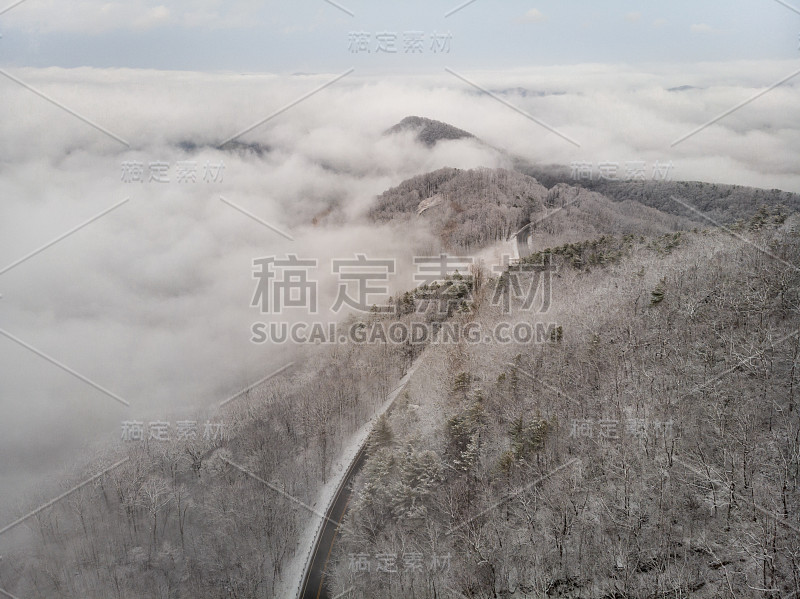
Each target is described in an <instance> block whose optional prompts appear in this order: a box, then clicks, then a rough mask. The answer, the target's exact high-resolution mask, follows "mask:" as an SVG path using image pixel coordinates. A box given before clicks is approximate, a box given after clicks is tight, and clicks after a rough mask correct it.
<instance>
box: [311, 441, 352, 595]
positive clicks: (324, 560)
mask: <svg viewBox="0 0 800 599" xmlns="http://www.w3.org/2000/svg"><path fill="white" fill-rule="evenodd" d="M366 458H367V452H366V448H365V447H362V448H361V450H360V451H359V452H358V455H357V456H356V459H355V460H354V461H353V463H352V465H351V466H350V469H349V470H348V471H347V474H346V475H345V478H344V483H343V484H342V486H341V487H339V492H338V493H337V495H336V497H335V498H334V500H333V505H332V506H331V509H330V511H329V512H328V514H327V516H328V520H326V521H325V522H324V524H323V528H322V534H321V535H320V536H319V538H318V539H317V544H316V545H315V546H314V553H313V556H312V558H311V567H310V568H309V569H308V571H307V572H306V577H305V580H304V581H303V586H302V591H301V593H300V597H302V598H303V599H331V596H330V594H329V593H328V590H327V589H326V588H325V573H326V572H327V570H328V565H329V564H328V562H329V560H330V557H331V553H332V552H333V546H334V544H335V543H336V537H337V536H338V534H339V526H340V525H341V522H342V520H343V519H344V516H345V514H346V513H347V506H348V504H349V503H350V498H351V496H352V495H353V484H352V483H353V480H355V477H356V475H357V474H358V473H359V472H360V471H361V468H362V466H364V461H365V460H366Z"/></svg>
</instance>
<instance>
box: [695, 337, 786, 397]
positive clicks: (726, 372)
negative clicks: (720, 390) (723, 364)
mask: <svg viewBox="0 0 800 599" xmlns="http://www.w3.org/2000/svg"><path fill="white" fill-rule="evenodd" d="M798 334H800V330H797V331H795V332H793V333H789V334H788V335H785V336H783V337H781V338H780V339H778V340H777V341H776V342H775V345H778V344H780V343H783V342H784V341H788V340H789V339H791V338H793V337H797V336H798ZM767 349H769V348H764V349H762V350H761V351H759V352H758V353H755V354H753V355H752V356H748V357H746V358H742V359H741V360H739V362H737V363H736V364H735V365H733V366H731V367H730V368H727V369H725V370H723V371H722V372H720V373H719V374H718V375H716V376H715V377H713V378H712V379H711V380H709V381H706V382H705V383H703V384H702V385H697V386H695V387H694V389H692V390H691V391H689V392H687V393H685V394H684V395H683V396H682V397H688V396H689V395H691V394H693V393H697V392H698V391H701V390H703V389H705V388H706V387H708V386H709V385H713V384H714V383H716V382H717V381H718V380H720V379H722V378H724V377H726V376H728V375H729V374H730V373H731V372H733V371H734V370H736V369H737V368H739V367H740V366H743V365H744V364H748V363H749V362H750V360H752V359H753V358H758V357H760V356H762V355H763V354H764V352H766V351H767Z"/></svg>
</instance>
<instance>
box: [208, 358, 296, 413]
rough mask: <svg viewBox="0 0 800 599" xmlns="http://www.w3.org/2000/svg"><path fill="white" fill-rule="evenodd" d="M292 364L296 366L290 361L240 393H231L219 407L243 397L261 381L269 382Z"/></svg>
mask: <svg viewBox="0 0 800 599" xmlns="http://www.w3.org/2000/svg"><path fill="white" fill-rule="evenodd" d="M292 366H294V362H289V363H288V364H286V366H281V367H280V368H278V370H276V371H275V372H273V373H271V374H268V375H267V376H265V377H264V378H263V379H260V380H258V381H256V382H255V383H253V384H252V385H250V386H249V387H247V388H245V389H242V390H241V391H239V392H238V393H236V394H235V395H231V396H230V397H229V398H228V399H226V400H224V401H222V402H220V404H219V407H220V408H221V407H223V406H225V405H227V404H229V403H230V402H232V401H233V400H234V399H236V398H238V397H241V396H242V395H244V394H245V393H247V392H248V391H250V390H251V389H253V388H254V387H258V386H259V385H260V384H261V383H265V382H267V381H268V380H269V379H271V378H272V377H275V376H278V375H279V374H280V373H282V372H283V371H284V370H287V369H289V368H291V367H292Z"/></svg>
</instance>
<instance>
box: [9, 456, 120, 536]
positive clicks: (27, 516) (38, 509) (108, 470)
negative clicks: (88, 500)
mask: <svg viewBox="0 0 800 599" xmlns="http://www.w3.org/2000/svg"><path fill="white" fill-rule="evenodd" d="M128 460H130V458H124V459H122V460H120V461H119V462H117V463H116V464H112V465H111V466H109V467H108V468H106V469H104V470H102V471H101V472H98V473H97V474H95V475H94V476H92V477H91V478H89V479H87V480H85V481H83V482H82V483H80V484H78V485H75V486H74V487H72V488H71V489H70V490H69V491H65V492H64V493H62V494H61V495H59V496H58V497H56V498H55V499H51V500H50V501H48V502H47V503H45V504H44V505H43V506H41V507H38V508H36V509H35V510H33V511H32V512H29V513H28V514H26V515H25V516H23V517H22V518H19V519H17V520H14V522H12V523H11V524H9V525H7V526H5V527H4V528H2V529H0V535H1V534H3V533H4V532H6V531H9V530H11V529H12V528H14V527H15V526H18V525H19V524H22V523H23V522H25V520H27V519H28V518H31V517H32V516H35V515H36V514H38V513H39V512H41V511H43V510H46V509H47V508H49V507H50V506H51V505H53V504H55V503H58V502H59V501H61V500H62V499H64V498H65V497H67V496H68V495H72V494H73V493H74V492H75V491H77V490H78V489H80V488H82V487H85V486H86V485H88V484H89V483H91V482H94V481H95V480H97V479H98V478H100V477H101V476H103V475H104V474H106V473H107V472H111V471H112V470H114V469H115V468H118V467H120V466H122V464H124V463H125V462H127V461H128Z"/></svg>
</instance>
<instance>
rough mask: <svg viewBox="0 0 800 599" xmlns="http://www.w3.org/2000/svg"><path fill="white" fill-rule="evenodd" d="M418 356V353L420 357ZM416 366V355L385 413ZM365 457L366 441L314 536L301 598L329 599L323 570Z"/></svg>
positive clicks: (391, 397) (391, 396) (392, 393)
mask: <svg viewBox="0 0 800 599" xmlns="http://www.w3.org/2000/svg"><path fill="white" fill-rule="evenodd" d="M420 357H421V356H420ZM418 365H419V358H417V361H416V362H415V363H414V364H412V365H411V367H410V368H409V369H408V372H407V373H406V374H405V375H404V376H403V378H401V379H400V382H399V384H398V385H397V387H395V388H394V390H393V391H392V392H391V393H389V396H388V397H387V398H386V400H387V401H389V402H390V404H389V407H388V408H387V409H386V412H385V413H386V414H388V413H389V411H390V410H391V409H392V405H394V400H395V399H397V397H398V396H399V395H400V392H401V391H402V390H403V388H404V387H405V386H406V383H408V381H409V379H410V378H411V376H412V375H413V374H414V372H415V371H416V370H417V366H418ZM366 459H367V451H366V441H365V442H364V445H363V446H362V447H361V449H359V451H358V453H357V454H356V458H355V460H353V463H352V464H351V465H350V468H348V469H347V472H346V473H345V475H344V478H343V479H342V484H341V485H340V486H339V490H338V491H337V492H336V495H335V496H334V499H333V503H332V504H331V508H330V509H329V510H328V513H327V514H325V515H326V516H327V519H326V520H325V521H324V522H323V525H322V531H321V533H320V534H319V536H318V537H317V540H316V543H315V544H314V551H313V553H312V556H311V562H310V565H309V567H308V569H307V570H306V573H305V574H304V578H303V584H302V586H301V587H300V595H299V597H300V598H301V599H331V596H330V594H329V593H328V589H326V588H325V573H326V572H327V569H328V565H329V560H330V558H331V554H332V553H333V546H334V544H335V543H336V537H337V535H338V534H339V527H340V526H341V524H342V520H343V519H344V517H345V515H346V514H347V506H348V504H349V503H350V498H351V497H352V495H353V481H354V480H355V478H356V475H358V473H359V472H361V468H362V467H363V466H364V462H365V461H366Z"/></svg>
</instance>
